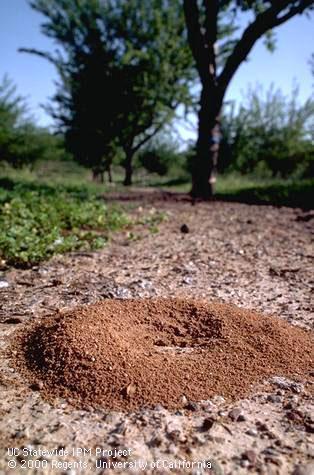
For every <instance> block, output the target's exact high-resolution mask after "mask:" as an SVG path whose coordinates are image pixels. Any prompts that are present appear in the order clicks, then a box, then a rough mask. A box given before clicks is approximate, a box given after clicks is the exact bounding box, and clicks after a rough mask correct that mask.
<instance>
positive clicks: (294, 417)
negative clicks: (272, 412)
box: [286, 410, 304, 422]
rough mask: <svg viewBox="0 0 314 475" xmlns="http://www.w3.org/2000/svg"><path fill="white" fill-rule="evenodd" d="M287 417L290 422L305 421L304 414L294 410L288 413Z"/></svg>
mask: <svg viewBox="0 0 314 475" xmlns="http://www.w3.org/2000/svg"><path fill="white" fill-rule="evenodd" d="M286 417H287V419H289V421H292V422H302V421H303V419H304V414H302V412H301V411H298V410H292V411H288V412H287V413H286Z"/></svg>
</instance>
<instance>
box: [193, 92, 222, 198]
mask: <svg viewBox="0 0 314 475" xmlns="http://www.w3.org/2000/svg"><path fill="white" fill-rule="evenodd" d="M217 95H218V91H217V90H215V88H213V87H209V86H205V85H203V88H202V93H201V100H200V110H199V114H198V140H197V144H196V157H195V161H194V166H193V170H192V190H191V196H192V197H193V198H200V199H203V200H209V199H211V198H212V196H213V194H214V185H215V182H216V172H217V162H218V153H219V143H220V137H221V128H220V118H219V113H220V105H219V102H218V100H217Z"/></svg>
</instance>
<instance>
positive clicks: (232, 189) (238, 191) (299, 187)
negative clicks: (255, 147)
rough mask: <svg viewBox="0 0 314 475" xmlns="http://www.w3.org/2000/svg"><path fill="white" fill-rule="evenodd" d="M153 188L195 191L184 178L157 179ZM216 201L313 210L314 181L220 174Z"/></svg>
mask: <svg viewBox="0 0 314 475" xmlns="http://www.w3.org/2000/svg"><path fill="white" fill-rule="evenodd" d="M150 186H155V187H158V188H164V189H167V190H171V191H178V192H183V193H188V192H189V191H190V189H191V183H190V181H188V180H187V179H184V178H177V179H169V178H162V179H154V180H152V181H151V183H150ZM215 198H216V199H217V200H221V201H235V202H239V203H248V204H260V205H274V206H291V207H300V208H303V209H311V208H313V203H314V180H313V179H302V180H301V179H297V180H294V179H290V180H283V179H278V178H268V179H263V178H259V177H256V176H242V175H237V174H230V175H219V176H218V179H217V184H216V194H215Z"/></svg>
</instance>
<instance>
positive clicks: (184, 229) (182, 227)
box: [180, 224, 190, 234]
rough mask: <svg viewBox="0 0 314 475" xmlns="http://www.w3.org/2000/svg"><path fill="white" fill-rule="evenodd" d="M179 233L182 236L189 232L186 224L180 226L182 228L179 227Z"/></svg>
mask: <svg viewBox="0 0 314 475" xmlns="http://www.w3.org/2000/svg"><path fill="white" fill-rule="evenodd" d="M180 231H181V233H183V234H187V233H189V232H190V229H189V227H188V225H187V224H182V226H181V228H180Z"/></svg>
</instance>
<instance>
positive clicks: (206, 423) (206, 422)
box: [202, 417, 215, 430]
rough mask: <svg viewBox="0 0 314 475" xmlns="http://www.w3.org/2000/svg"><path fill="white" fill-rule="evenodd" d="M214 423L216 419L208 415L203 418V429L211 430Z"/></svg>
mask: <svg viewBox="0 0 314 475" xmlns="http://www.w3.org/2000/svg"><path fill="white" fill-rule="evenodd" d="M214 424H215V420H214V419H212V418H211V417H206V419H204V420H203V425H202V429H203V430H210V429H211V428H212V427H213V425H214Z"/></svg>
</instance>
